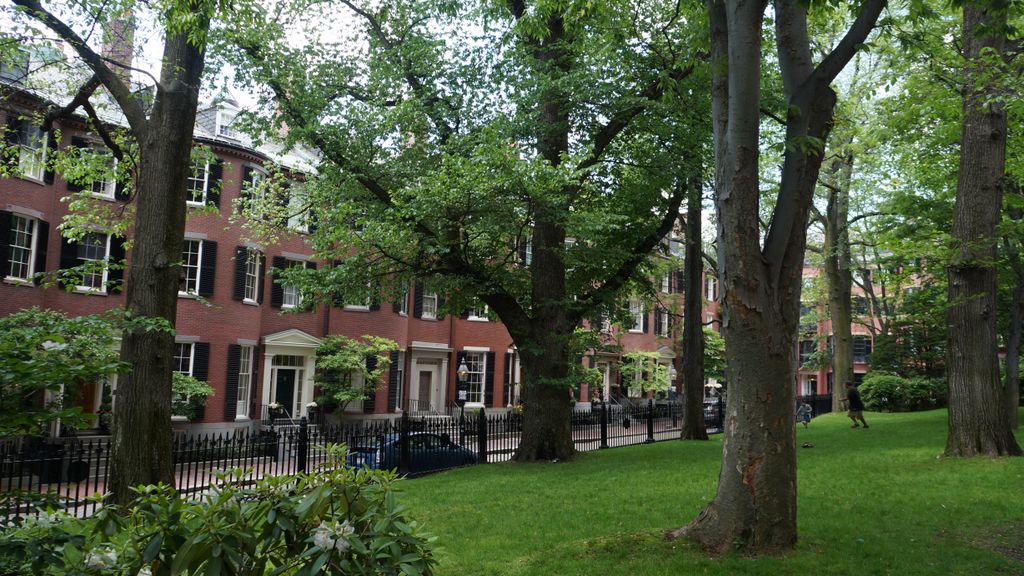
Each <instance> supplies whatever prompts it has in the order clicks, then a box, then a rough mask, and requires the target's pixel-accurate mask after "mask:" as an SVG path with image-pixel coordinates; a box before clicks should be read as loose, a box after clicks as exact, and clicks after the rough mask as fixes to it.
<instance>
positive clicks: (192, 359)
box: [174, 342, 196, 376]
mask: <svg viewBox="0 0 1024 576" xmlns="http://www.w3.org/2000/svg"><path fill="white" fill-rule="evenodd" d="M184 346H187V347H188V370H182V369H181V364H182V360H183V359H184V358H185V355H184V354H181V352H182V350H183V347H184ZM195 367H196V344H195V342H175V343H174V371H175V372H177V373H179V374H184V375H185V376H191V375H192V371H193V370H195Z"/></svg>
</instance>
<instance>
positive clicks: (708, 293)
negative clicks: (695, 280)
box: [704, 276, 716, 302]
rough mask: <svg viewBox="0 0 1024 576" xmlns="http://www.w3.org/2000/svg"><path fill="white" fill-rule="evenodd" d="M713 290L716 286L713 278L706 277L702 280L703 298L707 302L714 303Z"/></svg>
mask: <svg viewBox="0 0 1024 576" xmlns="http://www.w3.org/2000/svg"><path fill="white" fill-rule="evenodd" d="M715 288H716V286H715V277H714V276H707V277H706V278H704V298H705V299H706V300H707V301H708V302H714V301H715Z"/></svg>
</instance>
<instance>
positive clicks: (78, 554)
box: [0, 446, 435, 576]
mask: <svg viewBox="0 0 1024 576" xmlns="http://www.w3.org/2000/svg"><path fill="white" fill-rule="evenodd" d="M328 450H329V451H330V457H329V458H328V464H327V465H326V466H325V467H324V468H323V469H321V470H320V471H317V472H314V473H309V474H297V475H295V476H277V477H268V478H264V479H262V480H260V481H258V482H257V483H256V484H255V485H253V486H251V487H246V486H244V485H242V484H241V483H239V482H237V480H238V479H239V478H241V477H243V476H244V472H243V471H242V470H232V471H230V472H229V473H227V474H225V475H224V476H223V477H222V478H221V479H220V483H219V484H218V485H217V486H216V487H214V488H211V489H209V490H208V491H207V492H206V493H204V494H203V495H201V496H200V497H197V498H195V499H191V500H190V499H186V497H184V496H182V495H180V494H178V493H177V492H175V491H174V490H173V489H172V488H170V487H169V486H164V485H157V486H145V487H141V488H138V489H137V492H138V494H139V497H138V498H137V499H136V500H135V502H134V503H133V504H132V505H131V506H130V507H129V508H128V509H126V510H120V509H117V508H116V507H114V506H107V507H104V508H102V509H101V510H100V511H99V512H98V513H97V514H96V515H95V516H93V517H91V518H86V519H81V518H74V517H71V516H69V515H67V514H64V513H53V512H48V513H45V514H41V515H39V516H37V517H35V518H32V519H29V520H26V521H24V522H23V523H21V524H20V525H18V526H14V527H9V528H7V529H6V530H4V531H3V532H2V533H0V573H3V574H60V575H65V574H66V575H72V574H75V575H78V574H81V575H100V574H103V575H108V574H109V575H114V574H117V575H136V574H144V575H151V576H158V575H172V574H173V575H178V574H207V575H216V574H230V575H263V574H288V575H297V576H306V575H312V574H331V575H341V574H346V575H348V574H360V575H368V574H373V575H410V576H412V575H424V576H428V575H431V574H433V573H434V572H433V567H434V563H435V561H434V558H433V552H432V539H431V538H429V537H427V536H426V535H425V534H424V533H423V532H422V530H421V528H420V526H419V525H418V524H417V523H416V522H414V521H411V520H409V519H408V518H407V517H406V515H405V511H404V509H403V508H402V507H401V506H399V505H398V504H397V502H396V500H395V493H394V489H393V483H394V481H395V480H396V478H397V477H396V475H395V474H394V473H392V472H387V471H377V470H369V469H354V468H348V467H345V466H343V465H342V463H343V462H344V455H345V454H344V447H343V446H340V447H338V446H335V447H330V448H328Z"/></svg>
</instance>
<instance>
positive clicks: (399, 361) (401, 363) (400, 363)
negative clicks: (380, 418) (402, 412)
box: [391, 352, 405, 408]
mask: <svg viewBox="0 0 1024 576" xmlns="http://www.w3.org/2000/svg"><path fill="white" fill-rule="evenodd" d="M391 369H392V370H394V371H395V372H396V373H397V374H396V376H395V407H396V408H398V407H400V406H402V388H403V387H404V385H405V352H399V353H398V357H397V358H396V359H395V362H393V363H392V364H391Z"/></svg>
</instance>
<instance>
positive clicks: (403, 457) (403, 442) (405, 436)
mask: <svg viewBox="0 0 1024 576" xmlns="http://www.w3.org/2000/svg"><path fill="white" fill-rule="evenodd" d="M399 428H400V430H399V431H398V433H399V438H398V446H399V448H398V471H399V472H401V473H403V474H405V473H407V472H408V471H409V428H410V425H409V413H408V412H403V413H402V424H401V426H400V427H399Z"/></svg>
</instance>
